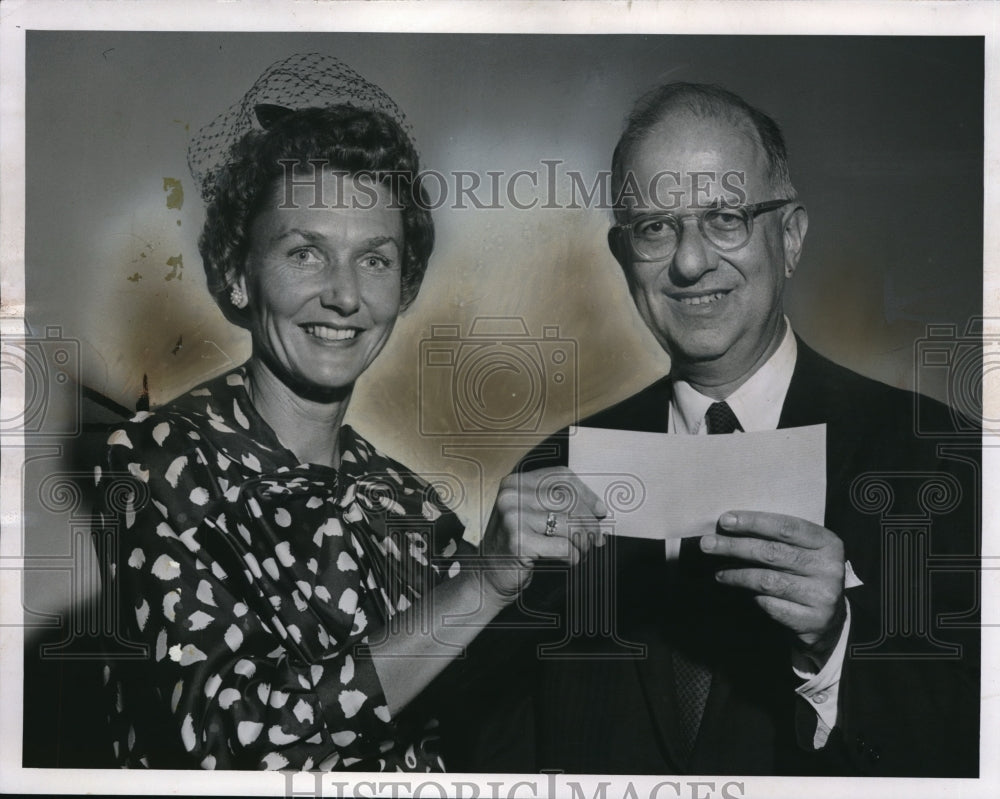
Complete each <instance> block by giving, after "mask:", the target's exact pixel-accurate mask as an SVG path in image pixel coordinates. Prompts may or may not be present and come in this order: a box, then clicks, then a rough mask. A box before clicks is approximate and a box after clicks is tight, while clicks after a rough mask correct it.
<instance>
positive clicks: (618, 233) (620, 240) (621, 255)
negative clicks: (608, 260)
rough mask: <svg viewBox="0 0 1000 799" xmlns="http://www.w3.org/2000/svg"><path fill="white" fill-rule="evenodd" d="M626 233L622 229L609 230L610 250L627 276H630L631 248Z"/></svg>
mask: <svg viewBox="0 0 1000 799" xmlns="http://www.w3.org/2000/svg"><path fill="white" fill-rule="evenodd" d="M625 238H626V237H625V233H624V231H622V229H621V228H620V227H617V226H616V227H613V228H611V229H610V230H608V248H609V249H610V250H611V254H612V255H613V256H615V260H616V261H618V264H619V265H620V266H621V268H622V269H623V270H625V274H626V275H627V274H628V264H629V246H628V242H627V241H626V240H625Z"/></svg>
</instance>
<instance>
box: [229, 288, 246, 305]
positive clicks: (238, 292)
mask: <svg viewBox="0 0 1000 799" xmlns="http://www.w3.org/2000/svg"><path fill="white" fill-rule="evenodd" d="M229 301H230V302H231V303H232V304H233V305H235V306H236V307H237V308H239V309H241V310H242V309H243V308H246V307H247V295H246V294H244V293H243V289H242V288H241V287H240V286H239V285H238V284H236V283H234V284H233V286H232V288H230V289H229Z"/></svg>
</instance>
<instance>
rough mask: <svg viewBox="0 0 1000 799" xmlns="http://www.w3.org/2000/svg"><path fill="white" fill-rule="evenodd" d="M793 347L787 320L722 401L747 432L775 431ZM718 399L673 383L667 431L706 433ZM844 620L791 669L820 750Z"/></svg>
mask: <svg viewBox="0 0 1000 799" xmlns="http://www.w3.org/2000/svg"><path fill="white" fill-rule="evenodd" d="M796 355H797V347H796V344H795V335H794V334H793V333H792V326H791V324H789V322H788V319H787V317H786V318H785V334H784V337H783V338H782V340H781V344H780V345H779V346H778V349H776V350H775V351H774V353H773V354H772V355H771V357H770V358H768V359H767V361H766V362H765V363H764V365H763V366H761V367H760V368H759V369H758V370H757V371H756V372H754V374H753V375H751V376H750V378H749V379H748V380H747V381H746V382H745V383H744V384H743V385H741V386H740V387H739V388H738V389H736V391H734V392H733V393H732V394H730V395H729V396H728V397H726V398H725V401H726V402H727V403H728V404H729V407H730V408H731V409H732V411H733V413H734V414H736V418H737V419H739V422H740V425H741V426H742V428H743V430H744V431H745V432H748V433H750V432H756V431H761V430H776V429H777V427H778V419H779V417H780V416H781V407H782V405H784V402H785V395H786V394H787V393H788V386H789V385H790V383H791V381H792V372H793V371H794V370H795V359H796ZM713 402H716V400H714V399H712V398H711V397H706V396H705V395H704V394H701V393H699V392H698V391H697V390H696V389H695V388H694V387H692V386H691V384H690V383H687V382H685V381H683V380H675V381H674V384H673V393H672V397H671V400H670V409H669V418H668V424H667V430H668V431H669V432H670V433H673V434H676V435H695V436H700V435H707V434H708V430H707V425H706V424H705V412H706V411H707V410H708V407H709V405H711V404H712V403H713ZM679 553H680V539H676V538H668V539H667V541H666V556H667V558H668V559H673V558H676V557H677V556H678V555H679ZM845 571H846V575H845V586H846V587H852V586H854V585H859V584H860V580H858V578H857V577H856V576H855V575H854V572H853V570H852V569H851V565H850V563H847V564H846V570H845ZM846 604H847V618H846V620H845V621H844V629H843V632H842V633H841V635H840V640H839V641H838V642H837V646H836V647H835V648H834V650H833V652H832V653H831V655H830V658H829V659H828V660H827V662H826V665H824V666H823V668H822V669H821V670H820V671H819V673H814V672H812V671H810V670H809V669H810V664H809V663H808V662H807V661H806V660H805V659H804V658H801V657H795V658H793V664H792V665H793V668H794V670H795V673H796V675H798V676H799V677H800V678H801V679H802V680H804V682H803V683H802V685H800V686H799V687H798V688H797V689H796V691H795V692H796V693H797V694H798V695H799V696H801V697H802V698H803V699H805V700H806V701H807V702H809V704H810V705H811V706H812V708H813V709H814V710H815V711H816V715H817V724H816V732H815V734H814V736H813V746H814V747H815V748H817V749H820V748H822V747H823V746H824V745H825V744H826V741H827V738H828V737H829V735H830V730H831V729H833V727H834V725H835V724H836V723H837V695H838V689H839V685H840V673H841V670H842V668H843V665H844V656H845V654H846V652H847V636H848V631H849V629H850V626H851V605H850V602H847V603H846Z"/></svg>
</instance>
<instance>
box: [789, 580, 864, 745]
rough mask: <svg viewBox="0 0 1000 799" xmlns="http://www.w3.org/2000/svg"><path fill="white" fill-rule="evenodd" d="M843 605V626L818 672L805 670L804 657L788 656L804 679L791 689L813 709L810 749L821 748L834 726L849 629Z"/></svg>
mask: <svg viewBox="0 0 1000 799" xmlns="http://www.w3.org/2000/svg"><path fill="white" fill-rule="evenodd" d="M844 602H845V604H846V605H847V615H846V617H845V619H844V629H843V630H841V633H840V639H839V640H838V641H837V645H836V646H835V647H834V649H833V652H831V653H830V657H829V658H828V659H827V661H826V664H825V665H824V666H823V668H822V669H820V671H819V673H815V672H812V671H810V670H809V664H808V662H807V661H806V659H805V658H804V657H802V656H801V655H796V656H794V657H793V659H792V668H793V670H794V671H795V674H796V676H798V677H799V678H800V679H803V680H805V682H804V683H803V684H802V685H800V686H799V687H798V688H796V689H795V693H796V694H798V695H799V696H801V697H802V698H803V699H805V700H806V701H807V702H808V703H809V705H810V706H811V707H812V709H813V710H814V711H816V717H817V718H816V732H815V733H814V734H813V748H814V749H822V748H823V747H824V746H825V745H826V741H827V739H828V738H829V737H830V731H831V730H832V729H833V728H834V727H835V726H836V725H837V697H838V694H839V690H840V673H841V671H842V670H843V667H844V657H845V655H846V654H847V639H848V636H849V633H850V630H851V603H850V601H849V600H847V599H845V600H844Z"/></svg>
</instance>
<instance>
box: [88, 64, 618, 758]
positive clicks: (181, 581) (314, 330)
mask: <svg viewBox="0 0 1000 799" xmlns="http://www.w3.org/2000/svg"><path fill="white" fill-rule="evenodd" d="M264 98H266V99H267V100H268V102H266V103H265V102H263V101H262V99H264ZM292 109H295V110H292ZM253 117H256V120H257V123H256V124H254V125H253V127H252V129H249V130H244V128H247V127H249V126H250V123H251V120H252V118H253ZM401 123H402V115H401V114H400V113H399V112H398V109H396V107H395V104H394V103H392V101H391V100H390V99H389V98H388V97H386V96H385V94H384V93H383V92H381V90H379V89H378V88H377V87H375V86H373V85H372V84H369V83H367V82H366V81H364V80H363V79H362V78H360V76H357V75H356V74H355V73H353V72H351V71H350V70H348V69H347V68H346V67H344V66H343V65H342V64H340V63H339V62H337V61H336V60H335V59H329V58H324V57H322V56H315V55H312V56H296V57H293V58H291V59H287V60H286V61H284V62H280V63H278V64H275V65H274V66H272V67H271V68H270V69H269V70H268V71H267V72H266V73H265V74H264V76H262V78H261V79H260V80H259V81H258V82H257V84H255V86H254V88H253V89H251V92H250V93H248V95H247V96H246V97H245V98H244V100H243V102H242V103H241V104H240V105H239V106H238V107H234V110H232V111H230V112H229V113H228V114H226V115H224V116H223V117H221V118H220V120H217V121H216V123H213V125H212V126H210V127H209V128H208V129H207V130H206V131H205V132H204V133H203V135H202V137H201V138H200V139H199V140H198V141H197V142H196V144H195V145H193V147H192V153H191V159H190V160H191V163H192V168H193V171H194V172H195V173H196V176H197V177H199V178H200V179H201V182H202V187H203V196H204V197H205V199H206V202H207V205H208V212H207V222H206V225H205V228H204V231H203V234H202V237H201V241H200V249H201V252H202V257H203V260H204V264H205V270H206V274H207V276H208V286H209V289H210V291H211V292H212V294H213V296H214V297H215V299H216V302H217V303H218V304H219V306H220V308H221V309H222V311H223V313H224V314H225V315H226V317H227V318H228V319H230V320H231V321H233V322H235V323H236V324H239V325H241V326H243V327H245V328H247V329H248V330H249V331H250V334H251V338H252V355H251V358H250V360H249V361H248V362H247V363H246V364H244V365H243V366H241V367H239V368H238V369H236V370H234V371H232V372H230V373H229V374H226V375H223V376H221V377H219V378H216V379H214V380H210V381H208V382H207V383H205V384H203V385H201V386H199V387H197V388H195V389H194V390H192V391H190V392H189V393H187V394H186V395H184V396H182V397H180V398H178V399H176V400H174V401H173V402H171V403H169V404H167V405H165V406H164V407H162V408H160V409H158V410H155V411H154V412H151V413H140V414H138V415H137V416H136V417H134V418H133V419H132V420H131V421H130V422H128V423H127V424H126V425H124V426H123V427H121V428H120V429H118V430H115V431H114V432H113V433H112V434H111V436H110V437H109V439H108V449H107V453H106V459H105V461H104V462H103V463H102V465H101V466H99V467H98V468H97V470H96V476H97V483H98V487H99V488H100V487H101V486H102V484H104V486H105V487H106V486H107V484H108V483H109V481H111V480H113V479H115V477H116V476H117V475H120V474H122V473H127V474H129V475H131V476H132V477H133V478H134V481H135V487H134V488H133V489H132V491H131V492H130V493H129V495H128V496H127V497H126V500H125V502H124V503H123V504H122V506H121V507H118V508H110V507H109V508H107V515H106V518H105V524H106V525H107V524H115V525H117V539H118V557H117V560H116V562H113V563H110V564H109V569H108V579H109V583H108V584H109V585H110V586H113V591H114V592H116V593H117V596H118V598H119V612H120V615H119V618H120V619H121V623H122V625H123V633H124V636H125V637H126V638H128V639H129V640H130V641H135V642H141V643H143V644H145V645H146V646H147V647H148V649H149V657H148V658H147V659H142V660H135V661H121V662H120V663H119V673H118V674H116V675H115V678H114V680H112V679H111V676H110V674H109V683H110V684H112V685H114V686H115V687H116V689H117V692H118V693H117V697H116V703H115V707H116V711H115V713H114V714H113V719H112V723H113V725H114V726H115V734H116V735H115V737H116V739H117V741H118V743H117V756H118V758H119V760H120V761H121V762H122V763H123V764H125V765H145V766H151V767H161V768H162V767H185V766H201V767H203V768H291V769H348V768H349V769H356V770H365V771H375V770H396V769H403V770H420V771H424V770H437V769H442V768H443V767H444V765H445V764H443V763H442V762H441V759H440V757H439V756H438V755H437V753H436V752H435V749H434V741H435V738H436V733H435V728H436V722H435V720H434V719H433V718H430V717H428V715H427V714H426V713H424V712H409V713H408V712H407V707H408V706H410V705H411V703H412V701H413V700H414V699H415V698H416V697H417V696H418V695H419V694H420V692H421V691H422V690H423V689H424V688H425V687H426V686H427V685H428V684H429V683H430V682H431V681H432V680H434V678H435V677H436V676H437V675H438V673H439V672H440V671H441V670H442V668H443V667H444V666H445V665H446V664H447V663H448V662H449V660H450V659H453V658H454V657H455V654H456V653H457V652H460V651H461V647H462V646H463V645H465V644H467V643H468V642H469V641H471V639H472V638H473V637H474V636H475V635H476V633H477V632H478V630H479V629H481V628H482V627H483V626H484V625H486V624H487V623H488V622H489V621H490V620H491V619H492V618H493V617H494V616H495V615H496V613H497V612H498V611H499V610H500V609H501V608H502V607H504V606H505V605H507V604H509V603H510V602H511V601H512V600H513V598H514V597H516V596H517V594H518V592H519V590H520V589H521V588H522V587H523V586H522V583H523V582H524V580H525V574H526V573H527V570H528V569H529V568H530V565H531V564H532V562H533V561H534V560H535V559H536V558H538V557H556V558H559V557H561V558H563V559H568V560H571V561H572V560H576V559H578V558H579V557H580V556H581V555H582V554H583V553H584V552H585V551H586V549H587V547H588V546H589V545H590V543H591V541H590V537H588V536H582V537H581V536H575V537H574V538H573V539H572V541H571V543H570V546H569V547H567V545H566V537H565V536H563V535H561V534H560V531H558V530H554V529H553V528H554V526H555V523H554V516H553V515H552V514H551V513H549V512H548V510H547V509H546V508H545V507H543V506H542V505H541V503H540V501H539V498H538V497H537V496H536V491H535V488H536V486H537V484H538V482H539V480H541V479H543V477H544V475H534V476H532V477H531V478H530V485H522V486H521V487H520V489H519V488H518V484H517V482H516V481H515V480H514V479H513V478H508V479H507V480H506V481H505V482H504V484H503V485H502V487H501V491H500V494H499V497H498V502H497V508H496V509H495V511H494V514H493V517H492V520H491V522H490V524H489V525H488V527H487V530H486V531H485V532H484V534H483V550H484V552H486V553H487V554H491V555H497V556H500V557H496V558H493V559H492V560H491V561H490V563H489V568H486V569H484V570H483V571H482V574H479V573H477V571H476V570H471V569H463V568H462V562H461V557H462V556H463V555H464V554H468V553H469V552H470V551H471V548H470V546H469V545H468V544H467V543H466V542H465V541H464V540H463V538H462V535H463V530H462V526H461V524H460V523H459V521H458V520H457V518H456V517H455V515H454V514H453V513H452V512H451V511H450V510H449V509H448V508H446V507H445V506H444V505H443V503H442V502H441V500H440V499H439V497H438V495H437V494H436V492H435V491H434V490H433V489H432V488H431V487H430V486H428V484H427V483H426V482H424V481H423V480H421V479H420V478H419V477H417V476H415V475H413V474H412V473H410V472H409V471H408V470H407V469H406V468H405V467H404V466H402V465H401V464H399V463H397V462H396V461H394V460H392V459H391V458H389V457H387V456H385V455H383V454H381V453H380V452H378V451H377V450H375V448H374V447H372V446H371V445H370V444H369V443H368V442H366V441H365V440H364V439H363V438H362V437H361V436H360V435H358V434H357V433H356V432H354V431H353V430H352V429H351V428H350V427H348V426H346V425H344V424H343V418H344V414H345V412H346V410H347V407H348V403H349V401H350V398H351V393H352V391H353V387H354V383H355V381H356V380H357V379H358V378H359V377H360V376H361V374H362V373H363V372H364V371H365V370H366V369H367V368H368V366H369V365H370V364H371V363H372V361H373V360H374V359H375V358H376V356H377V355H378V354H379V352H380V351H381V350H382V348H383V346H384V345H385V343H386V341H387V340H388V338H389V335H390V334H391V332H392V328H393V325H394V323H395V321H396V317H397V315H398V314H399V312H400V311H401V310H402V309H404V308H405V307H406V306H407V305H409V304H410V303H411V302H412V301H413V299H414V298H415V297H416V294H417V291H418V290H419V287H420V282H421V279H422V277H423V273H424V270H425V269H426V266H427V261H428V258H429V256H430V252H431V248H432V244H433V227H432V223H431V219H430V214H429V213H428V211H427V210H426V203H425V202H423V203H422V202H421V200H422V198H423V190H422V188H421V186H420V183H419V179H418V174H419V164H418V158H417V154H416V151H415V150H414V148H413V145H412V143H411V142H410V140H409V138H408V136H407V135H406V133H405V131H404V129H403V127H402V124H401ZM230 141H232V142H235V144H234V145H233V146H230V145H229V142H230ZM220 155H222V156H223V157H224V159H225V160H224V163H222V164H218V163H216V161H217V160H218V157H219V156H220ZM522 482H523V481H522ZM576 487H577V488H578V490H580V491H581V492H582V496H583V499H582V500H581V503H582V504H581V505H580V506H579V507H578V509H577V511H576V512H577V514H579V513H580V512H581V509H582V510H583V512H585V513H589V514H590V516H591V517H593V516H594V514H595V512H596V513H600V512H601V507H600V505H599V503H597V502H596V500H595V499H594V498H593V496H592V495H590V494H589V493H588V492H585V489H583V488H582V486H580V485H579V484H578V483H577V484H576ZM105 493H107V492H105ZM519 531H520V534H519ZM553 533H555V535H553ZM515 552H516V553H518V555H517V556H516V557H515V556H513V555H511V554H510V553H515ZM481 578H482V579H481ZM454 614H462V615H464V616H465V617H466V619H467V621H468V624H466V625H464V626H462V627H445V626H443V624H442V618H443V617H444V616H447V615H454ZM416 616H419V617H420V618H421V620H422V621H423V622H424V623H425V624H426V625H429V626H430V628H431V632H432V634H431V635H426V634H421V632H420V630H421V628H422V627H424V624H415V623H413V619H414V617H416Z"/></svg>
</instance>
